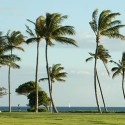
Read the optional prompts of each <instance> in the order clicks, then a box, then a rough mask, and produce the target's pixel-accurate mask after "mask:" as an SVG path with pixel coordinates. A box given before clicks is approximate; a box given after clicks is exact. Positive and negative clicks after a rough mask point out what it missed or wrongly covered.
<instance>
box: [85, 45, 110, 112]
mask: <svg viewBox="0 0 125 125" xmlns="http://www.w3.org/2000/svg"><path fill="white" fill-rule="evenodd" d="M89 54H90V56H91V57H89V58H87V59H86V62H88V61H90V60H92V59H94V58H95V54H93V53H89ZM110 57H111V56H110V55H109V52H108V50H106V49H105V48H104V47H103V45H99V47H98V53H97V56H96V58H97V59H100V60H101V61H102V62H103V64H104V67H105V69H106V71H107V73H108V75H109V71H108V68H107V66H106V64H107V63H108V59H109V58H110ZM96 74H97V81H98V85H99V89H100V92H101V96H102V101H103V105H104V109H105V111H106V112H107V111H108V110H107V108H106V104H105V100H104V96H103V92H102V88H101V84H100V80H99V76H98V72H97V68H96Z"/></svg>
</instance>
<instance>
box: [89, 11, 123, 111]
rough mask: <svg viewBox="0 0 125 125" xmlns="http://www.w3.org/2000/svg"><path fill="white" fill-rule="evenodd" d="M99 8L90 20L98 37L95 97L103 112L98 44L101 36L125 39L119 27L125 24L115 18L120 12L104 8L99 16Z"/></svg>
mask: <svg viewBox="0 0 125 125" xmlns="http://www.w3.org/2000/svg"><path fill="white" fill-rule="evenodd" d="M97 14H98V9H96V10H94V12H93V14H92V21H90V22H89V24H90V26H91V28H92V30H93V32H94V34H95V37H96V50H95V65H94V88H95V97H96V103H97V107H98V111H99V112H101V108H100V105H99V101H98V94H97V85H96V78H97V72H96V66H97V58H96V56H97V53H98V46H99V44H100V38H101V36H106V37H108V38H118V39H125V36H124V35H122V34H120V32H119V29H121V28H122V27H124V26H125V25H122V24H121V21H120V20H114V18H115V17H116V16H119V15H120V13H112V12H111V11H110V10H103V11H102V12H101V14H100V15H99V17H98V18H97Z"/></svg>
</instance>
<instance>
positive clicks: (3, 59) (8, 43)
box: [0, 9, 125, 113]
mask: <svg viewBox="0 0 125 125" xmlns="http://www.w3.org/2000/svg"><path fill="white" fill-rule="evenodd" d="M119 15H120V13H113V12H111V11H110V10H103V11H102V12H101V13H100V14H99V16H98V9H95V10H94V12H93V13H92V20H91V21H90V22H89V24H90V27H91V29H92V30H93V32H94V34H95V38H96V40H95V43H96V49H95V53H89V54H90V56H91V57H90V58H88V59H86V61H89V60H91V59H94V90H95V98H96V103H97V107H98V112H100V113H101V112H102V111H101V108H100V104H99V100H98V93H97V85H98V86H99V89H100V92H101V97H102V100H103V104H104V108H105V111H106V112H107V111H108V110H107V108H106V104H105V100H104V96H103V92H102V88H101V83H100V79H99V74H98V70H97V62H98V60H99V59H100V60H101V61H102V62H103V64H104V67H105V69H106V71H107V73H108V75H109V70H108V68H107V63H108V62H111V63H115V64H116V65H117V67H114V68H112V71H113V72H114V74H113V78H114V77H115V76H116V75H117V74H121V75H122V76H123V77H122V90H123V95H124V97H125V94H124V93H125V92H124V71H125V68H124V67H125V53H123V57H122V59H121V61H119V62H118V63H117V62H115V61H113V60H111V59H110V58H111V55H110V54H109V52H108V50H107V49H105V48H104V46H103V45H102V44H101V37H102V36H105V37H108V38H117V39H121V40H125V36H124V35H122V34H121V33H120V29H121V28H123V27H125V25H123V24H122V23H121V21H120V20H117V19H115V18H116V17H117V16H119ZM67 18H68V16H67V15H61V14H59V13H46V16H39V17H38V18H37V19H36V21H35V22H33V21H31V20H29V19H27V21H28V22H29V23H32V24H33V26H34V30H32V29H31V28H30V27H29V26H27V25H26V32H27V33H28V35H29V36H28V37H26V38H25V36H24V35H23V34H22V33H21V32H20V31H12V32H11V31H10V30H9V31H8V32H7V34H6V35H3V34H2V32H0V66H5V65H7V66H8V95H9V111H10V112H11V103H10V102H11V97H10V95H11V92H10V87H11V83H10V79H11V78H10V74H11V68H20V66H19V65H17V64H16V61H20V60H21V59H20V57H18V56H17V55H15V54H14V53H13V49H17V50H21V51H24V49H23V48H22V47H21V44H23V43H25V44H30V43H34V42H35V43H36V48H37V54H36V70H35V79H34V82H35V90H34V91H33V92H35V98H34V99H35V112H38V106H39V102H38V101H39V97H38V95H39V82H40V81H41V80H47V81H48V89H49V98H50V103H51V105H52V112H58V110H57V108H56V106H55V104H54V101H53V96H52V84H53V83H54V82H55V80H57V81H65V80H64V79H63V78H64V77H66V76H67V73H66V72H63V69H64V68H63V67H62V66H61V64H54V65H53V66H52V67H50V66H49V58H48V46H53V45H55V44H54V42H53V41H55V42H59V43H62V44H67V45H73V46H76V47H78V45H77V42H76V40H74V39H73V38H71V37H70V36H73V35H75V29H74V27H73V26H70V25H62V22H63V21H64V20H65V19H67ZM43 40H44V41H45V44H46V45H45V61H46V72H47V77H46V78H41V79H39V78H38V68H39V56H40V53H39V49H40V48H39V46H40V44H41V43H42V42H43ZM8 52H10V54H8Z"/></svg>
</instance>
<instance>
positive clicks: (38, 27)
mask: <svg viewBox="0 0 125 125" xmlns="http://www.w3.org/2000/svg"><path fill="white" fill-rule="evenodd" d="M42 18H43V17H42V16H40V17H38V18H37V19H36V23H34V22H33V21H31V20H27V21H29V22H31V23H33V24H34V26H35V33H33V31H32V30H31V29H30V28H29V27H28V26H26V28H27V30H26V32H27V33H28V34H29V35H30V36H31V38H29V39H27V41H26V42H27V43H28V44H29V43H32V42H36V43H37V57H36V71H35V83H36V87H35V88H36V106H35V112H38V67H39V45H40V41H41V39H42V38H43V32H41V31H42V28H43V25H44V20H43V19H42Z"/></svg>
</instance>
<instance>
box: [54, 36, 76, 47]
mask: <svg viewBox="0 0 125 125" xmlns="http://www.w3.org/2000/svg"><path fill="white" fill-rule="evenodd" d="M54 39H55V40H56V41H59V42H60V43H63V44H64V43H65V44H71V45H74V46H76V47H78V45H77V44H76V41H75V40H74V39H71V38H68V37H55V38H54Z"/></svg>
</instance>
